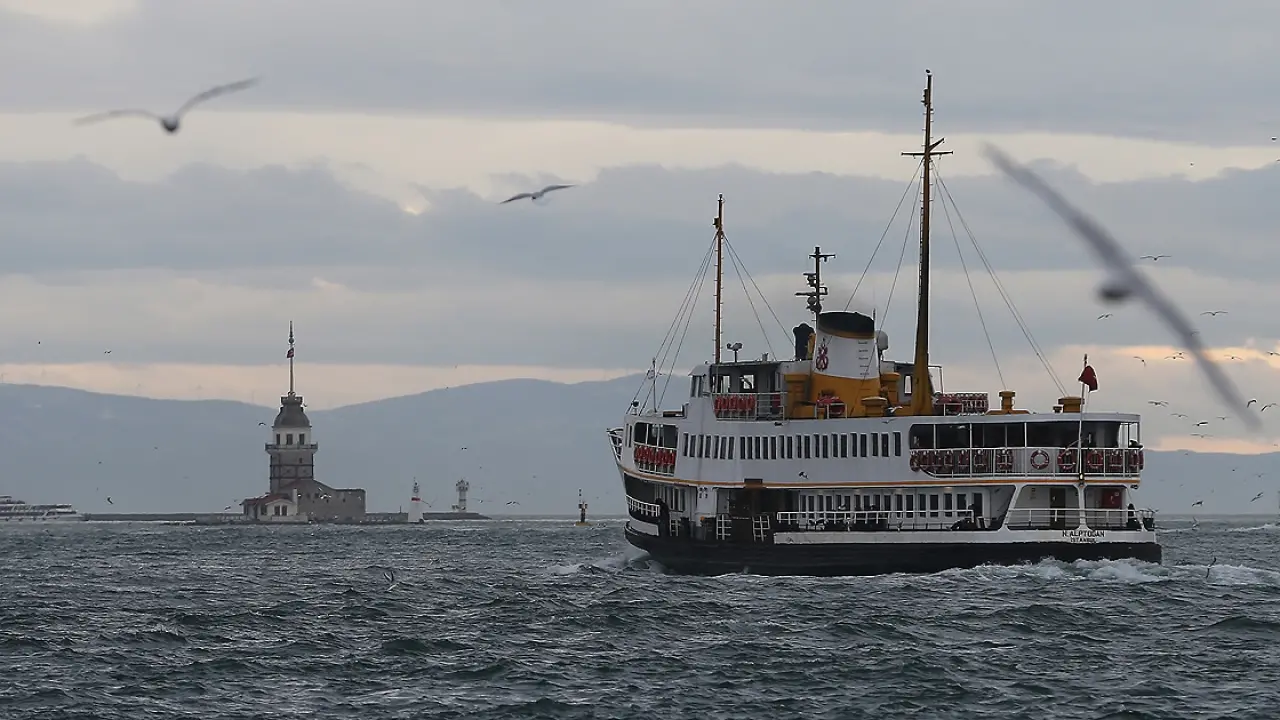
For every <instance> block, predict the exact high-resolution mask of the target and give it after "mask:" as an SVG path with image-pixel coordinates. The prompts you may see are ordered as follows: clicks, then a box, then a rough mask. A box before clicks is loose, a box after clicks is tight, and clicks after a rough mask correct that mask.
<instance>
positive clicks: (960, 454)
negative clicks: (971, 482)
mask: <svg viewBox="0 0 1280 720" xmlns="http://www.w3.org/2000/svg"><path fill="white" fill-rule="evenodd" d="M970 469H971V468H970V465H969V451H968V450H957V451H956V472H958V473H962V474H965V475H968V474H969V471H970Z"/></svg>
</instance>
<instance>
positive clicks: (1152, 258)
mask: <svg viewBox="0 0 1280 720" xmlns="http://www.w3.org/2000/svg"><path fill="white" fill-rule="evenodd" d="M1167 257H1173V256H1172V255H1143V256H1142V257H1140V258H1138V259H1139V260H1150V261H1152V262H1159V260H1160V258H1167Z"/></svg>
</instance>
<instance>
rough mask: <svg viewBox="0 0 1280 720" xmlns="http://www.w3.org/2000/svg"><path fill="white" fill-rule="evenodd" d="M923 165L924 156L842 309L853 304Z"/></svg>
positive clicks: (914, 185)
mask: <svg viewBox="0 0 1280 720" xmlns="http://www.w3.org/2000/svg"><path fill="white" fill-rule="evenodd" d="M922 167H924V158H923V157H922V158H920V162H918V163H916V171H915V173H914V174H913V175H912V176H911V180H910V181H908V182H907V189H906V190H904V191H903V192H902V197H900V198H898V206H897V207H895V208H894V209H893V215H892V216H891V217H890V218H889V223H888V224H887V225H885V226H884V232H882V233H880V242H878V243H876V247H875V249H874V250H872V251H871V257H870V258H867V266H866V267H864V268H862V276H861V277H859V278H858V284H857V285H854V286H853V292H851V293H849V300H848V302H846V303H845V304H844V309H845V310H848V309H849V306H850V305H852V304H853V299H854V298H855V297H857V295H858V288H860V287H862V281H863V280H865V279H866V278H867V273H868V272H870V271H871V263H872V262H874V261H875V259H876V253H878V252H880V246H881V245H883V244H884V239H885V238H886V237H888V236H889V229H890V228H892V227H893V221H894V220H896V219H897V218H898V211H899V210H901V209H902V203H903V202H905V201H906V199H907V195H909V194H911V191H912V190H913V189H914V188H915V187H916V185H917V183H916V178H917V177H919V176H920V169H921V168H922Z"/></svg>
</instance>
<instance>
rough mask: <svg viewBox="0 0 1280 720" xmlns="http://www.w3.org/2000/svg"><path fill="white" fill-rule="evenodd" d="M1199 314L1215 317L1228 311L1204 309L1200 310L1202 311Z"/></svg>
mask: <svg viewBox="0 0 1280 720" xmlns="http://www.w3.org/2000/svg"><path fill="white" fill-rule="evenodd" d="M1200 314H1201V315H1208V316H1210V317H1217V316H1219V315H1226V314H1228V313H1227V311H1226V310H1206V311H1204V312H1202V313H1200Z"/></svg>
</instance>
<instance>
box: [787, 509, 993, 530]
mask: <svg viewBox="0 0 1280 720" xmlns="http://www.w3.org/2000/svg"><path fill="white" fill-rule="evenodd" d="M775 517H776V519H777V521H778V525H777V527H775V528H774V530H775V531H776V532H833V531H835V532H840V531H853V532H868V531H879V530H985V529H987V522H986V520H985V518H982V517H975V516H974V513H973V511H972V510H798V511H795V510H789V511H784V512H779V513H777V514H776V515H775Z"/></svg>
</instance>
